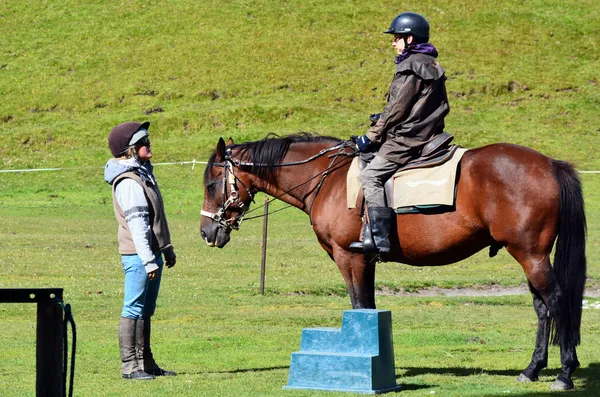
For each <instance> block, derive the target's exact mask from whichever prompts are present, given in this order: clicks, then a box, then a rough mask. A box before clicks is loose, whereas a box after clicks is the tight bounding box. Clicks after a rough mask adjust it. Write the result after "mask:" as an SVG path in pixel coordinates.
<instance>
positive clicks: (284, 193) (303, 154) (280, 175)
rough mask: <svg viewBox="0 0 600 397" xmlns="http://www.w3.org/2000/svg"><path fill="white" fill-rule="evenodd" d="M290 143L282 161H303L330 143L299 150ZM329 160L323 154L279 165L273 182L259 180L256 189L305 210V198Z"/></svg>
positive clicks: (312, 189) (317, 181) (319, 179)
mask: <svg viewBox="0 0 600 397" xmlns="http://www.w3.org/2000/svg"><path fill="white" fill-rule="evenodd" d="M296 146H299V145H292V146H291V147H290V150H289V152H288V154H287V155H286V157H285V158H284V160H283V163H284V164H285V163H290V162H297V161H303V160H306V159H308V158H310V157H311V156H314V155H316V154H317V153H318V152H319V151H320V150H322V149H324V148H327V147H329V146H331V144H327V143H325V144H323V145H314V146H315V149H314V150H311V151H306V150H300V149H299V148H297V147H296ZM329 162H330V160H329V159H328V158H327V157H326V156H324V157H323V158H318V159H315V160H313V161H309V162H307V163H305V164H299V165H291V166H283V167H280V168H279V170H278V171H277V176H276V177H275V180H274V181H273V182H268V181H261V182H260V183H259V185H258V190H260V191H262V192H264V193H266V194H268V195H270V196H273V197H276V198H278V199H279V200H281V201H284V202H286V203H288V204H290V205H293V206H294V207H297V208H300V209H302V210H304V211H307V208H306V207H307V206H306V202H305V200H306V199H307V198H308V196H310V195H311V194H312V193H313V192H314V191H315V187H316V186H317V184H318V183H319V182H320V181H321V178H322V177H321V174H322V173H323V171H325V170H326V168H327V166H328V165H329Z"/></svg>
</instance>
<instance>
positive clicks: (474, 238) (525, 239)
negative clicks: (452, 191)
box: [200, 134, 586, 389]
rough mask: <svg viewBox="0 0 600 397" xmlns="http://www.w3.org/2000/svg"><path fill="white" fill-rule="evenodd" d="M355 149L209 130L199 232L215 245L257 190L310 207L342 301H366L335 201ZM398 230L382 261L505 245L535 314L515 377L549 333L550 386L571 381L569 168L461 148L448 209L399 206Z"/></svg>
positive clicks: (428, 258) (580, 217) (573, 201)
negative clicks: (213, 134) (341, 285)
mask: <svg viewBox="0 0 600 397" xmlns="http://www.w3.org/2000/svg"><path fill="white" fill-rule="evenodd" d="M354 155H355V149H354V148H353V145H352V144H351V143H349V142H345V141H340V140H338V139H335V138H330V137H322V136H313V135H309V134H298V135H292V136H288V137H282V138H279V137H276V136H268V137H266V138H265V139H263V140H261V141H257V142H248V143H243V144H239V145H235V144H233V141H232V140H231V139H230V141H229V142H228V143H227V145H226V144H225V142H224V141H223V139H220V140H219V143H218V144H217V149H216V151H215V153H214V154H213V155H212V157H211V158H210V161H209V162H208V165H207V168H206V172H205V176H204V185H205V190H204V204H203V210H202V215H203V217H202V222H201V226H200V228H201V236H202V238H203V239H204V240H205V241H206V242H207V243H208V245H210V246H217V247H219V248H222V247H223V246H224V245H225V244H227V242H228V241H229V235H230V232H231V230H232V229H237V227H238V220H239V219H240V218H241V217H242V216H243V215H244V213H245V212H246V211H247V209H248V205H249V204H250V203H251V201H252V199H253V196H254V194H255V193H256V192H258V191H261V192H265V193H267V194H269V195H271V196H274V197H276V198H279V199H281V200H283V201H285V202H287V203H289V204H291V205H293V206H295V207H298V208H300V209H302V210H303V211H304V212H306V213H307V214H308V215H309V217H310V220H311V223H312V226H313V229H314V232H315V234H316V235H317V238H318V241H319V243H320V244H321V246H322V247H323V249H324V250H325V251H327V253H328V254H329V256H330V257H331V258H332V259H333V260H334V261H335V263H336V265H337V266H338V268H339V270H340V272H341V273H342V276H343V277H344V281H345V282H346V285H347V286H348V292H349V294H350V299H351V301H352V307H353V308H375V261H374V260H372V258H367V257H365V255H363V254H359V253H355V252H351V251H349V249H348V246H349V245H350V243H351V242H353V241H357V240H358V239H359V234H360V230H361V224H362V221H361V215H360V213H359V211H358V210H356V209H348V208H346V205H340V203H346V173H347V172H348V168H349V166H350V162H351V160H352V157H353V156H354ZM397 230H398V233H397V235H396V236H392V238H391V240H392V242H391V244H392V249H391V252H390V253H389V255H388V256H387V257H386V258H383V259H384V260H386V261H393V262H400V263H406V264H409V265H415V266H437V265H446V264H450V263H454V262H457V261H460V260H462V259H465V258H467V257H469V256H471V255H473V254H474V253H476V252H478V251H480V250H481V249H483V248H486V247H490V256H493V255H495V254H496V253H497V252H498V250H499V249H501V248H502V247H506V250H507V251H508V252H509V253H510V254H511V255H512V256H513V257H514V258H515V259H516V260H517V261H518V262H519V263H520V264H521V266H522V268H523V271H524V272H525V274H526V276H527V280H528V281H529V289H530V290H531V293H532V295H533V305H534V308H535V312H536V314H537V317H538V331H537V338H536V347H535V350H534V353H533V357H532V360H531V363H530V364H529V366H528V367H527V368H526V369H525V370H524V371H523V372H522V374H521V375H520V376H519V378H518V380H519V381H522V382H528V381H535V380H537V379H538V374H539V373H540V371H541V370H542V369H543V368H545V367H546V366H547V361H548V342H549V340H550V339H552V342H553V343H555V344H560V353H561V363H562V370H561V372H560V374H559V375H558V378H557V379H556V381H555V382H554V383H553V385H552V388H553V389H571V388H573V382H572V381H571V375H572V373H573V371H574V370H575V368H577V367H578V366H579V361H578V360H577V354H576V351H575V347H576V346H577V345H578V344H579V341H580V332H579V330H580V323H581V310H582V297H583V290H584V284H585V277H586V258H585V234H586V220H585V213H584V203H583V197H582V190H581V183H580V181H579V178H578V176H577V173H576V171H575V170H574V169H573V168H572V167H571V165H569V164H568V163H565V162H561V161H557V160H553V159H551V158H549V157H546V156H544V155H542V154H540V153H538V152H536V151H534V150H531V149H528V148H525V147H521V146H516V145H511V144H493V145H489V146H485V147H481V148H477V149H472V150H469V151H467V152H466V153H465V154H464V156H463V158H462V160H461V163H460V177H459V182H458V186H457V198H456V203H455V206H454V208H452V209H451V210H449V211H446V212H442V213H434V214H403V215H398V216H397ZM555 240H556V252H555V256H554V266H552V264H551V263H550V253H551V251H552V247H553V245H554V242H555ZM551 329H552V330H553V336H552V337H551V336H550V333H551Z"/></svg>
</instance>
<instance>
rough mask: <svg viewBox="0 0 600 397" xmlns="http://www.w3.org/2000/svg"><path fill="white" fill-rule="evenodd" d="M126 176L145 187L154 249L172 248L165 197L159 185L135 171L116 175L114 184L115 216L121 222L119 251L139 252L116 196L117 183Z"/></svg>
mask: <svg viewBox="0 0 600 397" xmlns="http://www.w3.org/2000/svg"><path fill="white" fill-rule="evenodd" d="M126 178H129V179H133V180H134V181H135V182H137V183H138V184H139V185H140V186H141V187H142V189H144V195H145V196H146V201H148V207H149V208H148V209H149V212H150V225H152V242H151V247H152V251H156V250H161V251H164V250H165V249H167V248H170V247H171V246H172V245H171V233H170V232H169V225H168V224H167V217H166V214H165V208H164V204H163V199H162V195H161V194H160V189H159V188H158V185H155V184H152V182H150V181H143V180H142V178H140V177H139V175H137V174H135V173H133V172H125V173H123V174H121V175H119V176H118V177H116V178H115V180H114V181H113V184H112V198H113V208H114V211H115V218H117V222H119V231H118V240H119V253H120V254H122V255H133V254H136V253H137V252H136V250H135V245H134V243H133V240H132V238H131V233H130V231H129V227H128V226H127V222H125V213H124V212H123V210H122V209H121V207H120V206H119V203H118V202H117V199H116V197H115V189H116V188H117V185H118V184H119V182H121V181H122V180H123V179H126Z"/></svg>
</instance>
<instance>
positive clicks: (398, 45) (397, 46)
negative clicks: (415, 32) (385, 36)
mask: <svg viewBox="0 0 600 397" xmlns="http://www.w3.org/2000/svg"><path fill="white" fill-rule="evenodd" d="M406 42H407V43H408V44H410V43H412V42H413V37H412V36H407V37H406ZM392 47H394V50H396V54H398V55H400V53H402V50H404V39H403V38H402V35H400V34H395V35H394V39H393V40H392Z"/></svg>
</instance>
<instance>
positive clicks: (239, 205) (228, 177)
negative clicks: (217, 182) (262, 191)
mask: <svg viewBox="0 0 600 397" xmlns="http://www.w3.org/2000/svg"><path fill="white" fill-rule="evenodd" d="M214 165H215V166H220V167H223V189H222V195H223V205H222V206H221V208H220V209H219V211H217V212H216V213H214V212H208V211H204V210H201V211H200V214H201V215H202V216H206V217H208V218H210V219H212V220H213V221H214V222H216V223H218V224H219V227H220V228H221V229H223V230H225V232H227V233H229V232H231V231H232V230H238V229H239V228H240V224H241V223H242V220H243V218H244V215H245V214H246V211H248V210H249V209H250V207H249V206H248V205H247V204H246V203H244V202H243V201H242V200H240V197H239V194H238V189H237V186H236V180H237V181H239V182H240V183H241V184H242V185H243V186H244V187H245V188H246V190H247V191H248V195H249V196H250V201H254V194H255V193H254V192H252V190H251V189H249V188H248V187H247V186H246V185H244V183H243V182H242V181H241V180H240V179H239V178H238V177H236V176H235V174H234V173H233V166H234V162H233V160H232V159H231V150H230V149H227V152H226V155H225V162H223V163H220V164H219V163H217V164H214ZM227 184H229V186H230V193H229V197H227ZM225 197H227V200H225ZM230 207H231V208H235V209H239V210H241V213H240V214H239V215H235V216H232V217H231V218H226V217H225V211H227V209H228V208H230Z"/></svg>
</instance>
